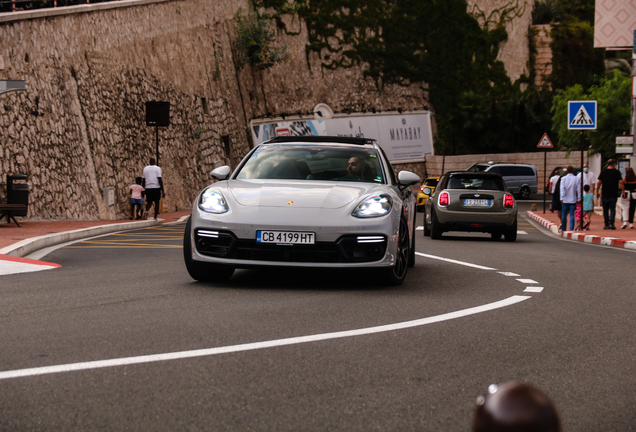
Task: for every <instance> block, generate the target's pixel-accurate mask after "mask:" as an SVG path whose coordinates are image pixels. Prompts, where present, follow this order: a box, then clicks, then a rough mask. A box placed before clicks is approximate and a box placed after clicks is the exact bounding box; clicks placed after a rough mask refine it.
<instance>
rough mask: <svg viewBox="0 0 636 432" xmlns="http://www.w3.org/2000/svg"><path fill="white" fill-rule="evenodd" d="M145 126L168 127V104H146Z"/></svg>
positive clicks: (154, 102)
mask: <svg viewBox="0 0 636 432" xmlns="http://www.w3.org/2000/svg"><path fill="white" fill-rule="evenodd" d="M146 126H170V102H156V101H153V102H146Z"/></svg>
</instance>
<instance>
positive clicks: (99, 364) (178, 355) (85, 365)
mask: <svg viewBox="0 0 636 432" xmlns="http://www.w3.org/2000/svg"><path fill="white" fill-rule="evenodd" d="M530 298H532V297H530V296H519V295H515V296H512V297H508V298H507V299H503V300H500V301H497V302H494V303H488V304H485V305H482V306H476V307H472V308H468V309H463V310H459V311H455V312H449V313H445V314H441V315H436V316H432V317H428V318H422V319H417V320H413V321H405V322H401V323H395V324H388V325H382V326H377V327H367V328H362V329H357V330H346V331H340V332H333V333H323V334H317V335H310V336H299V337H292V338H286V339H276V340H271V341H264V342H254V343H246V344H240V345H230V346H225V347H218V348H207V349H198V350H191V351H180V352H172V353H165V354H153V355H145V356H137V357H124V358H116V359H110V360H97V361H90V362H82V363H70V364H64V365H57V366H44V367H37V368H29V369H17V370H12V371H5V372H0V380H3V379H10V378H23V377H32V376H37V375H46V374H55V373H62V372H72V371H80V370H89V369H99V368H106V367H115V366H126V365H134V364H141V363H153V362H161V361H169V360H179V359H187V358H194V357H206V356H212V355H218V354H229V353H236V352H241V351H251V350H257V349H265V348H274V347H280V346H286V345H295V344H301V343H308V342H318V341H324V340H330V339H341V338H346V337H354V336H362V335H369V334H374V333H383V332H388V331H395V330H403V329H407V328H412V327H419V326H423V325H427V324H433V323H438V322H442V321H448V320H451V319H456V318H462V317H465V316H469V315H475V314H478V313H481V312H487V311H491V310H494V309H499V308H503V307H506V306H512V305H514V304H516V303H519V302H522V301H524V300H528V299H530Z"/></svg>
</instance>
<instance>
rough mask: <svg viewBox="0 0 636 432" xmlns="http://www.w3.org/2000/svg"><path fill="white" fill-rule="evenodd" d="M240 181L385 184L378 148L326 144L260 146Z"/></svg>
mask: <svg viewBox="0 0 636 432" xmlns="http://www.w3.org/2000/svg"><path fill="white" fill-rule="evenodd" d="M236 178H237V179H244V180H250V179H288V180H328V181H351V182H367V183H379V184H384V183H385V180H384V172H383V170H382V165H381V162H380V160H379V157H378V154H377V152H376V150H375V148H373V147H362V148H360V147H359V146H356V147H354V146H341V145H325V144H320V145H313V144H280V145H277V144H272V145H264V146H260V147H258V148H257V149H256V150H255V151H254V153H252V155H251V156H250V158H249V159H248V160H247V162H245V164H244V165H243V166H242V167H241V170H240V171H239V173H238V174H237V175H236Z"/></svg>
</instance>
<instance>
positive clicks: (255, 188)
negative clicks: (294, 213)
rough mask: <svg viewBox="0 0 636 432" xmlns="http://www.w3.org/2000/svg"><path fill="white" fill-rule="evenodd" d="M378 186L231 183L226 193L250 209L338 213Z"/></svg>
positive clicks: (258, 181)
mask: <svg viewBox="0 0 636 432" xmlns="http://www.w3.org/2000/svg"><path fill="white" fill-rule="evenodd" d="M375 187H376V185H374V184H372V183H366V184H363V183H352V184H346V183H344V184H343V182H340V183H333V182H320V183H310V182H299V183H290V181H289V180H286V181H285V182H284V183H280V182H272V181H261V180H230V181H228V182H227V189H229V191H230V192H231V193H232V196H233V197H234V198H235V199H236V201H237V202H238V203H239V204H241V205H244V206H251V207H288V206H290V205H293V206H294V208H323V209H336V208H340V207H344V206H346V205H348V204H350V203H352V202H353V201H356V202H357V201H358V200H360V199H361V198H362V197H363V196H365V195H367V194H368V193H369V192H370V191H371V190H372V189H374V188H375Z"/></svg>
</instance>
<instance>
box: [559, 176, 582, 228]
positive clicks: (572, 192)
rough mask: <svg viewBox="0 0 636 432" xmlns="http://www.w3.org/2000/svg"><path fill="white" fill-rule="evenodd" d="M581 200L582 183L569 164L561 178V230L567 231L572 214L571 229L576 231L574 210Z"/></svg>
mask: <svg viewBox="0 0 636 432" xmlns="http://www.w3.org/2000/svg"><path fill="white" fill-rule="evenodd" d="M578 202H581V184H580V182H577V180H576V177H574V168H573V167H572V165H569V166H568V169H567V174H566V175H565V177H563V178H561V212H562V215H561V231H565V229H566V226H567V225H566V223H567V221H568V214H569V215H570V231H574V210H575V208H576V203H578Z"/></svg>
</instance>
